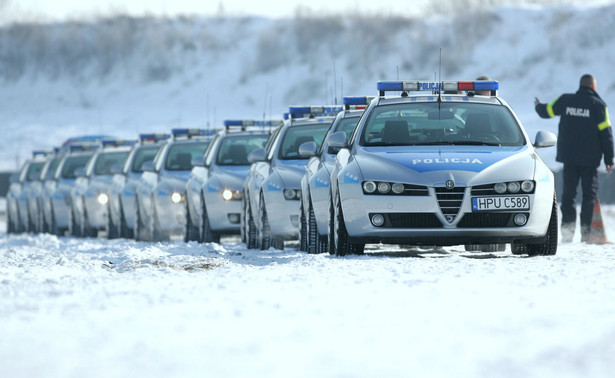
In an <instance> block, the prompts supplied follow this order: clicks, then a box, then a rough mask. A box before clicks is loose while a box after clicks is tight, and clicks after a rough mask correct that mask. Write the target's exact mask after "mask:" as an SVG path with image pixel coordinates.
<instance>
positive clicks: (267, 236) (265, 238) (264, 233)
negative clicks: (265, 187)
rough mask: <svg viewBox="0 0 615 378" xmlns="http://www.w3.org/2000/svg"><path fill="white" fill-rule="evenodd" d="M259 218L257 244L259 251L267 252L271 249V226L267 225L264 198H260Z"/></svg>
mask: <svg viewBox="0 0 615 378" xmlns="http://www.w3.org/2000/svg"><path fill="white" fill-rule="evenodd" d="M259 218H260V220H261V226H260V228H259V229H258V244H259V247H260V249H261V250H267V249H269V247H271V226H270V225H269V216H268V215H267V209H266V208H265V199H264V198H261V206H260V209H259Z"/></svg>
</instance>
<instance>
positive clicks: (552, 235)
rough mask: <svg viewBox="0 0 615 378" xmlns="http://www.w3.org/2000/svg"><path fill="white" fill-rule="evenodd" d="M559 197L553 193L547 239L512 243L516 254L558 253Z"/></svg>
mask: <svg viewBox="0 0 615 378" xmlns="http://www.w3.org/2000/svg"><path fill="white" fill-rule="evenodd" d="M557 225H558V216H557V198H556V197H555V195H553V206H552V208H551V218H550V219H549V226H548V227H547V233H546V235H545V240H544V242H542V243H538V244H534V243H516V242H515V243H512V245H511V250H512V253H513V254H515V255H520V254H527V255H528V256H530V257H534V256H553V255H555V254H556V253H557V234H558V228H557Z"/></svg>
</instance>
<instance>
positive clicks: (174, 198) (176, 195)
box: [171, 192, 184, 203]
mask: <svg viewBox="0 0 615 378" xmlns="http://www.w3.org/2000/svg"><path fill="white" fill-rule="evenodd" d="M183 199H184V196H182V194H181V193H179V192H173V193H171V202H173V203H180V202H181V201H182V200H183Z"/></svg>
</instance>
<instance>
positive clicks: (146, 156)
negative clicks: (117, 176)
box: [130, 146, 160, 173]
mask: <svg viewBox="0 0 615 378" xmlns="http://www.w3.org/2000/svg"><path fill="white" fill-rule="evenodd" d="M159 149H160V146H143V147H141V148H139V149H138V150H137V151H136V152H135V157H134V159H132V167H130V169H131V171H132V172H134V173H142V172H143V164H144V163H145V162H147V161H150V160H154V156H156V153H157V152H158V150H159Z"/></svg>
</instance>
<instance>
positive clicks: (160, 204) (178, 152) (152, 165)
mask: <svg viewBox="0 0 615 378" xmlns="http://www.w3.org/2000/svg"><path fill="white" fill-rule="evenodd" d="M211 134H213V131H212V130H204V129H173V130H171V135H172V136H173V137H172V139H169V140H167V141H166V143H165V144H164V146H163V147H162V148H161V149H160V151H158V153H157V154H156V157H155V158H154V161H149V162H146V163H145V164H143V174H142V175H141V179H140V180H139V185H138V186H137V190H136V197H135V199H136V201H135V219H134V236H135V239H136V240H169V239H171V238H172V237H174V236H181V235H183V231H184V222H185V220H186V214H185V205H184V200H185V192H186V181H187V180H188V177H189V176H190V171H191V170H192V158H194V157H195V156H202V155H203V153H205V150H206V149H207V146H208V145H209V142H210V141H211V136H210V135H211Z"/></svg>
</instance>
